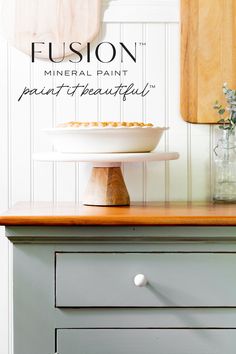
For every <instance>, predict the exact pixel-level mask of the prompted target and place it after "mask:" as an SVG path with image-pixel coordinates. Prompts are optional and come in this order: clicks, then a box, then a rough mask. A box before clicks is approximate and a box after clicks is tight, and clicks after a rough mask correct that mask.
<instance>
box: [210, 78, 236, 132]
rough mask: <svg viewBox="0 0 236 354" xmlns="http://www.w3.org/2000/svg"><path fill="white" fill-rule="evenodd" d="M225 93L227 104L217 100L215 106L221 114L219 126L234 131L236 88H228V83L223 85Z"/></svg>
mask: <svg viewBox="0 0 236 354" xmlns="http://www.w3.org/2000/svg"><path fill="white" fill-rule="evenodd" d="M223 94H224V96H225V99H226V102H227V105H226V106H223V105H221V104H220V103H219V101H216V102H215V104H214V106H213V108H214V109H215V110H216V111H217V113H218V114H219V116H220V120H219V121H218V123H219V124H220V126H219V128H220V129H223V130H229V131H230V132H234V130H235V127H236V90H232V89H230V88H228V85H227V83H225V84H224V85H223Z"/></svg>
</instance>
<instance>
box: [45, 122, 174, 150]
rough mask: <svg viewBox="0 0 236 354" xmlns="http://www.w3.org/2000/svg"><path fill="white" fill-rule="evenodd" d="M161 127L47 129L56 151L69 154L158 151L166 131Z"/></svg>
mask: <svg viewBox="0 0 236 354" xmlns="http://www.w3.org/2000/svg"><path fill="white" fill-rule="evenodd" d="M167 129H168V128H159V127H142V128H141V127H129V128H127V127H115V128H113V127H106V128H101V127H96V128H90V127H86V128H54V129H47V130H45V132H46V133H47V134H48V135H49V137H50V139H51V141H52V143H53V145H54V148H55V150H56V151H58V152H65V153H99V154H100V153H123V152H124V153H125V152H150V151H152V150H154V149H155V148H156V147H157V145H158V143H159V141H160V139H161V137H162V134H163V132H164V131H165V130H167Z"/></svg>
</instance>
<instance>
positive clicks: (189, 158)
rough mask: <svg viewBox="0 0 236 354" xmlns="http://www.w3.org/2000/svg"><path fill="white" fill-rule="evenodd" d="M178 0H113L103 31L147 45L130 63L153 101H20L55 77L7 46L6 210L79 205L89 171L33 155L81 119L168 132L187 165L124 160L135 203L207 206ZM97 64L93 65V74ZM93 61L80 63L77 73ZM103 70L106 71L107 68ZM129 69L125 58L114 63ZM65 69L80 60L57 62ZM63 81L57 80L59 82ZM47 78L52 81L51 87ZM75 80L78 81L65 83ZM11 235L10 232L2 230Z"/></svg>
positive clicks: (2, 65)
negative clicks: (189, 108) (187, 95)
mask: <svg viewBox="0 0 236 354" xmlns="http://www.w3.org/2000/svg"><path fill="white" fill-rule="evenodd" d="M179 32H180V31H179V2H178V0H162V1H160V0H152V1H151V0H111V1H104V18H103V26H102V30H101V33H100V38H99V40H105V41H112V42H119V41H123V42H125V43H133V42H134V41H136V42H146V43H147V45H146V47H143V49H142V55H141V59H140V60H139V61H138V63H137V64H136V65H134V64H132V65H131V64H126V65H124V66H125V69H128V70H129V74H128V78H127V79H125V78H124V81H125V80H127V81H131V80H132V81H133V82H134V83H135V84H137V85H142V84H143V83H144V82H150V83H155V84H156V89H155V94H150V95H149V96H147V97H146V98H145V99H143V100H141V99H137V98H132V97H130V98H129V99H128V100H127V102H125V103H123V102H122V101H121V100H120V99H112V98H107V97H100V98H97V97H94V98H91V97H90V98H89V99H87V98H82V99H80V98H78V97H77V98H70V97H67V98H66V97H64V98H63V97H61V98H60V99H53V98H50V97H42V98H39V97H36V98H34V97H31V98H24V99H23V100H22V101H21V102H20V103H19V102H17V99H18V97H19V94H20V92H21V90H22V89H23V87H24V86H32V87H33V86H36V87H37V86H39V87H41V86H44V85H47V84H48V83H49V80H50V79H45V78H44V77H43V75H42V72H43V69H46V68H48V69H50V68H51V69H52V68H55V64H54V65H52V63H49V62H40V61H38V62H37V63H36V64H31V63H30V58H29V57H27V56H26V55H24V54H22V53H20V52H18V51H17V50H15V49H14V48H11V47H10V46H8V44H7V43H6V42H5V41H4V40H1V42H0V78H1V81H0V134H1V135H0V195H1V198H0V211H1V212H2V211H4V210H6V209H7V208H8V207H10V206H11V205H12V204H14V203H15V202H17V201H20V200H24V201H25V200H29V201H38V200H47V201H54V202H56V201H74V202H76V203H77V202H79V201H80V200H81V199H82V196H83V190H84V187H85V185H86V182H87V178H88V175H89V171H90V165H87V164H78V163H77V164H65V163H39V162H33V161H32V159H31V155H32V153H33V152H43V151H50V150H51V149H52V146H51V145H50V143H49V142H48V141H47V139H46V137H45V135H44V133H43V132H42V130H43V129H45V128H50V127H52V126H54V125H55V124H57V123H58V122H63V121H68V120H73V119H79V120H96V119H98V120H102V119H103V120H116V119H118V120H139V119H142V120H143V121H151V122H153V123H157V124H159V125H164V126H169V127H170V130H169V132H168V133H167V134H166V135H165V137H164V138H163V140H162V142H161V149H162V150H165V151H178V152H180V156H181V157H180V159H179V160H178V161H172V162H167V163H164V162H163V163H150V164H143V163H140V164H125V165H124V166H123V172H124V176H125V180H126V182H127V185H128V188H129V191H130V195H131V199H132V200H133V201H137V200H141V201H156V200H158V201H176V200H178V201H180V200H181V201H199V200H201V201H202V200H208V199H209V197H210V193H211V178H212V176H211V175H212V172H211V171H212V169H211V165H212V164H211V160H212V144H213V143H212V135H213V132H212V127H210V126H208V125H204V126H203V125H190V124H187V123H185V122H184V121H183V120H182V119H181V117H180V113H179V82H180V70H179V67H180V65H179V52H180V49H179V47H180V41H179V39H180V33H179ZM97 65H98V64H97V62H94V64H93V65H92V66H91V64H90V66H89V67H88V69H89V70H91V67H92V68H94V66H96V69H97ZM82 66H83V69H85V70H86V69H87V66H86V64H79V65H74V68H75V67H76V68H77V69H78V70H79V69H80V68H82ZM103 66H104V65H103V64H99V65H98V68H99V67H101V68H103ZM124 66H121V67H120V63H119V60H117V61H115V62H113V63H111V64H109V65H107V64H106V65H105V67H106V69H107V70H112V69H117V68H121V69H122V68H124ZM56 68H57V69H58V70H62V69H71V68H72V64H68V63H66V62H65V63H63V64H56ZM57 80H59V81H61V80H60V79H59V78H52V79H51V84H53V83H56V82H57ZM120 80H121V78H119V77H117V78H106V79H105V80H103V79H102V78H99V79H97V78H96V77H94V78H92V79H90V81H89V82H90V83H91V85H92V84H93V85H94V86H96V85H98V84H99V85H101V86H103V85H108V84H109V83H110V84H111V86H113V85H114V83H115V82H117V83H119V82H120ZM45 81H47V82H45ZM64 81H65V82H67V81H68V82H69V83H71V81H72V79H71V78H65V80H64ZM1 234H3V230H1ZM10 247H11V246H10V245H9V244H8V242H7V241H6V240H5V239H4V238H3V237H1V238H0V354H7V353H9V352H10V349H11V341H10V337H8V325H7V324H8V317H9V316H10V308H9V301H8V292H7V287H8V279H9V278H8V270H9V264H10V262H9V256H8V254H9V249H10Z"/></svg>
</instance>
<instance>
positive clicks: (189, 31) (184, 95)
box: [181, 0, 236, 123]
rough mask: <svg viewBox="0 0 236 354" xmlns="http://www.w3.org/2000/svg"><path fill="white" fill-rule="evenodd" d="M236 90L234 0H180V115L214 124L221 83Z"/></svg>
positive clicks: (235, 15) (220, 97)
mask: <svg viewBox="0 0 236 354" xmlns="http://www.w3.org/2000/svg"><path fill="white" fill-rule="evenodd" d="M224 82H227V83H228V85H229V87H231V88H234V89H236V1H235V0H181V114H182V117H183V119H184V120H186V121H188V122H191V123H216V122H217V121H218V120H219V117H218V115H217V113H215V112H214V110H213V108H212V106H213V103H214V102H215V101H216V100H217V99H218V100H220V101H222V102H224V98H223V94H222V86H223V83H224Z"/></svg>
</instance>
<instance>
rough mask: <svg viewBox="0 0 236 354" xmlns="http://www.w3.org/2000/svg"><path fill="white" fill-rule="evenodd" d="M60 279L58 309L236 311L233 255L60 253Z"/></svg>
mask: <svg viewBox="0 0 236 354" xmlns="http://www.w3.org/2000/svg"><path fill="white" fill-rule="evenodd" d="M55 273H56V274H55V281H56V284H55V290H56V294H55V295H56V296H55V298H56V306H57V307H175V306H184V307H195V306H196V307H198V306H199V307H204V306H207V307H208V306H209V307H213V306H217V307H223V306H232V307H234V306H236V254H232V253H156V252H155V253H56V262H55ZM137 274H143V275H144V276H145V277H146V279H147V280H148V283H147V285H146V286H136V285H135V284H134V277H135V276H136V275H137ZM141 285H142V284H141Z"/></svg>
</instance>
